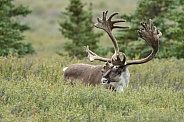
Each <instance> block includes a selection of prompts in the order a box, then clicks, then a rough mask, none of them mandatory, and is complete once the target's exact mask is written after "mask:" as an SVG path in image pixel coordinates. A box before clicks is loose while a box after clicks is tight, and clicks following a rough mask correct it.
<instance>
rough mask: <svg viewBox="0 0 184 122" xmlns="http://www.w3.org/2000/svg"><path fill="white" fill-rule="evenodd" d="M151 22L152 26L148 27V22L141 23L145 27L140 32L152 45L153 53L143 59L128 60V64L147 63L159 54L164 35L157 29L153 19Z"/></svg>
mask: <svg viewBox="0 0 184 122" xmlns="http://www.w3.org/2000/svg"><path fill="white" fill-rule="evenodd" d="M149 22H150V24H149V26H150V27H148V26H147V24H146V23H141V25H142V27H143V29H140V30H139V31H138V33H139V35H140V37H141V38H142V39H144V40H145V41H146V42H147V43H148V44H149V45H150V46H151V47H152V52H151V54H150V55H149V56H147V57H146V58H143V59H139V60H133V61H127V64H126V65H132V64H142V63H146V62H148V61H150V60H152V59H153V58H154V57H155V55H156V54H157V52H158V50H159V39H160V37H161V36H162V33H161V32H160V31H159V30H157V28H156V26H154V24H153V22H152V20H151V19H150V20H149Z"/></svg>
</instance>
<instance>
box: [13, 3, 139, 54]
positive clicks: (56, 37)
mask: <svg viewBox="0 0 184 122" xmlns="http://www.w3.org/2000/svg"><path fill="white" fill-rule="evenodd" d="M14 2H15V5H17V6H18V5H21V4H22V5H24V6H27V7H28V8H29V9H30V10H32V13H31V14H29V15H28V16H27V17H23V18H21V23H25V24H27V25H28V26H29V27H30V28H31V29H30V30H28V31H25V32H24V35H25V36H26V38H25V39H26V41H27V42H30V43H32V45H33V47H34V49H35V51H36V56H40V57H50V56H51V55H53V54H55V53H56V52H57V51H60V52H61V51H63V43H65V42H67V41H68V39H67V38H65V37H64V36H63V35H62V34H61V32H60V31H59V24H58V21H59V20H60V19H61V11H66V10H65V8H66V7H67V6H68V4H69V3H70V1H69V0H46V1H44V0H39V1H32V0H15V1H14ZM82 2H83V3H87V6H88V4H89V3H90V2H92V4H93V17H94V18H93V21H94V23H96V18H97V17H101V14H102V12H103V11H105V10H108V11H109V13H112V12H119V13H121V14H124V13H126V14H128V13H132V12H133V11H134V10H135V9H136V3H137V0H113V1H112V0H82ZM95 30H96V31H98V29H95ZM101 32H102V31H101ZM100 45H104V46H109V45H111V43H109V38H108V36H107V35H106V34H104V35H103V36H102V37H101V38H100Z"/></svg>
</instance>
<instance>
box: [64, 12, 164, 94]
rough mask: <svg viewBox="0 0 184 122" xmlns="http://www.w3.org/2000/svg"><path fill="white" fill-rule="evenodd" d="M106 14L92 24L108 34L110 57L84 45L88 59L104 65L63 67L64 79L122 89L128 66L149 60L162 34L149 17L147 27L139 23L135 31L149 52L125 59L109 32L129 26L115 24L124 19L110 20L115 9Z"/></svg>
mask: <svg viewBox="0 0 184 122" xmlns="http://www.w3.org/2000/svg"><path fill="white" fill-rule="evenodd" d="M107 14H108V11H105V12H103V16H102V19H101V18H97V23H96V24H94V26H95V27H96V28H99V29H102V30H104V31H105V32H106V33H107V34H108V36H109V37H110V39H111V41H112V43H113V46H114V54H113V55H112V57H111V58H104V57H100V56H99V55H97V54H96V53H94V52H93V51H91V50H90V49H89V46H86V47H85V51H86V52H87V54H88V58H89V60H90V61H91V62H92V61H94V60H99V61H103V62H105V63H104V65H90V64H82V63H80V64H73V65H71V66H69V67H65V68H64V69H63V71H64V79H65V80H71V81H72V82H75V81H77V80H80V81H82V83H84V84H89V85H97V84H103V85H104V87H105V88H107V89H113V90H115V91H116V92H123V88H124V87H128V83H129V79H130V73H129V70H128V66H129V65H136V64H143V63H146V62H148V61H150V60H152V59H153V58H154V57H155V55H156V54H157V52H158V50H159V39H160V37H161V36H162V33H161V32H160V31H159V30H158V29H157V28H156V26H154V24H153V22H152V20H151V19H150V20H149V26H148V25H147V23H140V24H141V26H142V28H141V29H139V30H138V34H139V36H140V37H141V38H142V39H143V40H145V42H146V43H147V44H148V45H149V46H151V47H152V52H151V53H150V54H149V55H148V56H147V57H145V58H142V59H138V60H127V59H126V55H125V54H124V53H122V52H120V51H119V47H118V43H117V40H116V38H115V37H114V36H113V34H112V30H113V29H115V28H123V29H126V28H129V27H126V26H120V25H115V24H117V23H120V22H126V21H125V20H123V19H117V20H112V18H113V17H114V16H115V15H117V14H118V13H117V12H115V13H113V14H111V15H110V16H109V17H107Z"/></svg>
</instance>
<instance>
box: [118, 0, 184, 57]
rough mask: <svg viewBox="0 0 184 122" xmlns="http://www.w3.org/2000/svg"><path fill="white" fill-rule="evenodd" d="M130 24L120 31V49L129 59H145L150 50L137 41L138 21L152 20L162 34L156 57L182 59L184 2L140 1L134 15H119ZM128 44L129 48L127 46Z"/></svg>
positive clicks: (183, 54) (183, 53) (183, 47)
mask: <svg viewBox="0 0 184 122" xmlns="http://www.w3.org/2000/svg"><path fill="white" fill-rule="evenodd" d="M121 17H122V18H123V19H125V20H127V22H129V23H130V26H131V29H130V30H128V31H127V30H126V31H122V30H120V32H119V38H120V39H118V40H119V44H120V45H121V47H120V50H122V51H123V52H125V54H127V55H128V56H130V57H132V58H134V57H135V56H139V57H145V56H146V55H148V54H149V53H150V50H151V49H148V48H147V45H145V43H144V41H140V39H138V34H137V30H138V29H139V28H140V22H148V20H149V19H152V20H153V22H154V24H155V26H156V27H157V28H158V29H159V30H160V31H161V32H162V33H163V34H162V37H161V39H160V52H159V54H158V55H157V57H159V58H168V57H177V58H184V50H183V49H184V37H183V33H184V29H183V28H184V2H183V0H177V1H173V0H162V1H160V0H152V1H150V0H139V1H138V5H137V8H136V10H135V11H134V13H132V14H124V15H122V16H121ZM127 45H128V46H127Z"/></svg>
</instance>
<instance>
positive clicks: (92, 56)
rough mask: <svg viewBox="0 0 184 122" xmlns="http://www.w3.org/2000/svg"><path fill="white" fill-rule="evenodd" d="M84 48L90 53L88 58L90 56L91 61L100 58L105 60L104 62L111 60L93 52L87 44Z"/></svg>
mask: <svg viewBox="0 0 184 122" xmlns="http://www.w3.org/2000/svg"><path fill="white" fill-rule="evenodd" d="M84 48H85V51H86V52H87V53H88V58H89V60H90V61H94V60H100V61H104V62H111V60H110V59H108V58H103V57H100V56H98V55H97V54H95V53H94V52H92V51H91V50H90V49H89V46H85V47H84Z"/></svg>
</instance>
